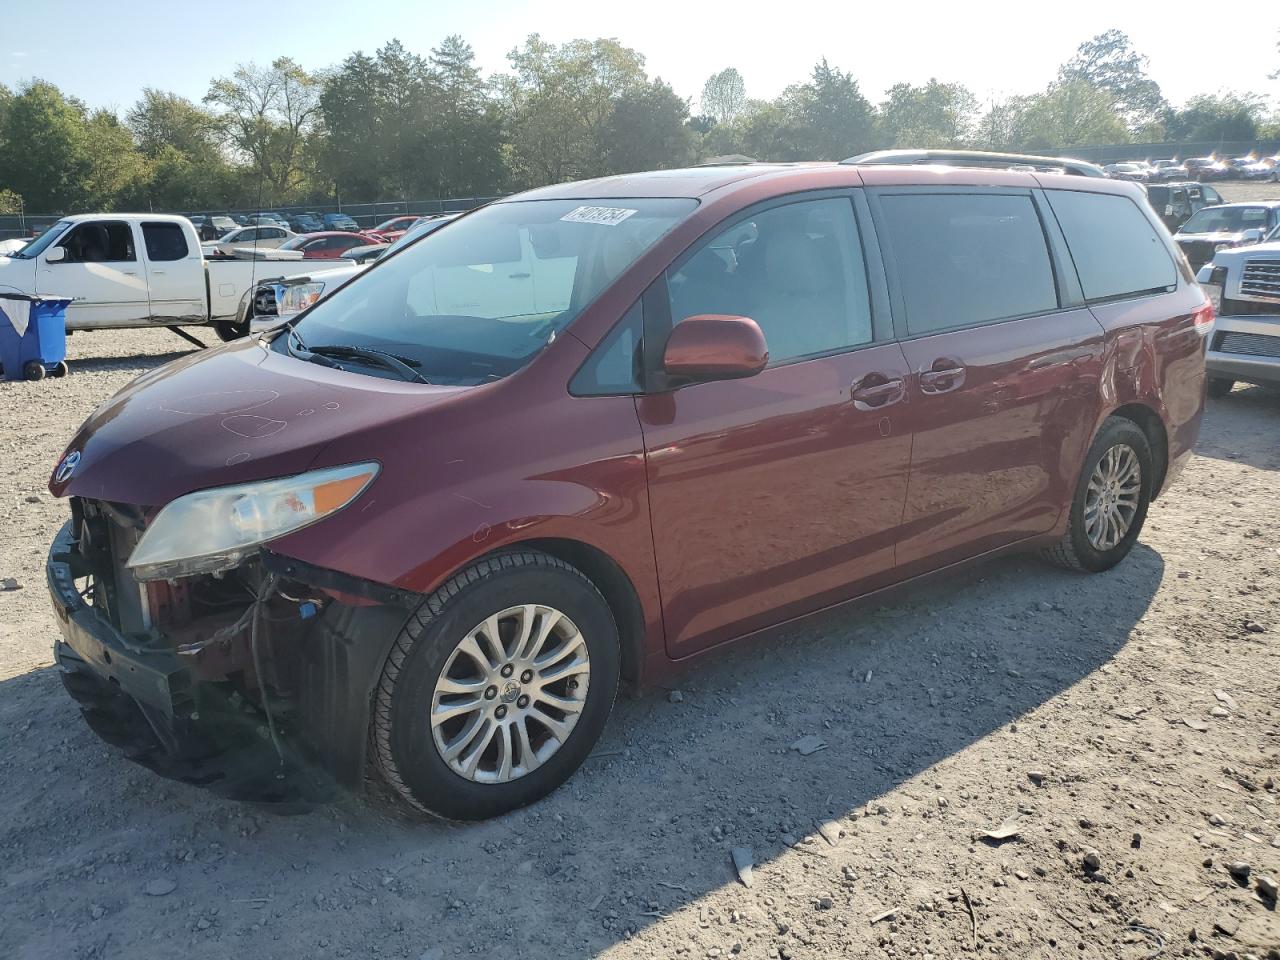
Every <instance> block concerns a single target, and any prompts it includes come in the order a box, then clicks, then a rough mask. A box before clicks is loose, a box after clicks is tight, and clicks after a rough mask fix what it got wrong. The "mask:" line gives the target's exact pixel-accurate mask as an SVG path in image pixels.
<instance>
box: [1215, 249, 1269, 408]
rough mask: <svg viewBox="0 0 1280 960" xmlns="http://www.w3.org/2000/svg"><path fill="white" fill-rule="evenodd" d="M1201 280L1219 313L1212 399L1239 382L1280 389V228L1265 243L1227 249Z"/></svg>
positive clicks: (1222, 250)
mask: <svg viewBox="0 0 1280 960" xmlns="http://www.w3.org/2000/svg"><path fill="white" fill-rule="evenodd" d="M1222 246H1223V247H1224V249H1221V250H1217V251H1215V252H1214V254H1213V260H1212V261H1210V262H1209V263H1206V264H1205V265H1204V266H1203V267H1201V268H1200V272H1199V274H1198V275H1197V277H1196V279H1197V280H1199V281H1200V285H1201V286H1203V287H1204V288H1205V292H1206V293H1208V294H1209V299H1210V300H1212V301H1213V305H1214V308H1215V309H1216V310H1217V312H1218V316H1217V318H1216V319H1215V320H1214V321H1213V329H1212V330H1211V331H1210V332H1209V342H1208V347H1207V350H1206V353H1205V372H1206V374H1207V375H1208V384H1209V395H1210V396H1214V397H1224V396H1226V395H1227V394H1228V393H1230V392H1231V388H1232V387H1233V386H1234V385H1235V383H1236V381H1237V380H1239V381H1243V382H1244V383H1257V384H1262V385H1265V386H1270V387H1280V225H1277V226H1276V228H1275V229H1274V230H1272V231H1271V233H1270V234H1269V235H1268V236H1267V237H1266V238H1265V239H1264V240H1263V242H1262V243H1256V244H1251V245H1246V246H1240V247H1229V246H1227V245H1226V244H1223V245H1222Z"/></svg>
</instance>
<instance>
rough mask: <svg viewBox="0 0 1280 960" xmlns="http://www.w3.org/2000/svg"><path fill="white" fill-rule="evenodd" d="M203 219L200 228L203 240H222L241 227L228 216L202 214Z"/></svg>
mask: <svg viewBox="0 0 1280 960" xmlns="http://www.w3.org/2000/svg"><path fill="white" fill-rule="evenodd" d="M201 217H202V224H201V226H200V227H199V230H200V239H201V240H220V239H222V238H223V237H225V236H226V235H227V234H228V233H230V232H231V231H232V230H235V229H236V228H237V227H238V226H239V224H237V223H236V222H235V221H234V220H232V219H231V218H230V217H229V216H227V215H226V214H220V213H206V214H201Z"/></svg>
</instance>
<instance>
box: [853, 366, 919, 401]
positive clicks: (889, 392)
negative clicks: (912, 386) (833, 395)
mask: <svg viewBox="0 0 1280 960" xmlns="http://www.w3.org/2000/svg"><path fill="white" fill-rule="evenodd" d="M906 395H907V384H906V381H905V380H903V379H902V378H901V377H894V378H892V379H886V378H885V377H884V376H883V375H882V374H878V373H871V374H868V375H867V376H865V377H863V378H862V379H861V380H859V381H858V382H857V383H855V384H854V385H853V394H852V396H853V406H854V408H855V409H857V410H880V409H882V408H884V407H889V406H892V405H893V404H895V403H897V402H898V401H899V400H901V399H902V398H903V397H905V396H906Z"/></svg>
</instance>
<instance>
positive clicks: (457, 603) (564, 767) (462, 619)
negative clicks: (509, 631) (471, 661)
mask: <svg viewBox="0 0 1280 960" xmlns="http://www.w3.org/2000/svg"><path fill="white" fill-rule="evenodd" d="M522 603H541V604H546V605H548V606H554V607H555V608H556V609H558V610H560V611H561V612H562V613H564V614H565V615H566V616H568V618H569V619H570V620H572V621H573V623H574V624H575V625H576V626H577V628H578V630H579V631H580V632H581V633H582V635H583V637H584V638H585V640H586V644H587V652H588V656H589V657H590V662H591V675H590V681H589V685H588V687H587V699H586V705H585V707H584V708H583V710H582V713H581V714H580V715H579V719H578V722H577V724H576V725H575V726H574V728H573V732H572V733H570V735H569V739H568V741H567V742H566V743H565V744H564V745H563V746H562V747H561V748H560V749H559V750H558V751H556V753H555V754H554V755H553V756H552V757H551V758H550V759H548V760H547V761H546V763H544V764H543V765H542V766H540V767H538V768H537V769H536V770H534V771H533V772H531V773H528V774H526V775H525V776H523V777H520V778H518V779H516V780H511V781H508V782H507V783H503V784H486V783H473V782H472V781H470V780H467V779H466V778H464V777H462V776H461V775H459V774H457V773H455V772H454V771H453V770H452V769H450V768H449V766H448V764H447V763H445V761H444V759H443V758H442V757H441V756H440V753H439V751H438V750H437V749H436V745H435V741H434V739H433V737H432V733H431V719H430V718H431V699H432V694H433V692H434V690H435V684H436V680H437V678H438V677H439V675H440V671H441V670H442V669H443V668H444V665H445V663H446V661H447V660H448V657H449V655H450V654H451V653H452V652H453V650H454V648H455V647H456V646H457V644H458V643H459V642H460V641H461V640H462V638H463V637H464V636H466V635H467V634H468V633H469V632H470V631H472V630H474V629H475V627H476V626H477V625H479V624H480V623H483V622H484V620H485V619H486V618H488V617H489V616H491V615H493V614H494V613H497V612H498V611H500V610H504V609H506V608H508V607H513V606H517V605H519V604H522ZM618 667H619V649H618V632H617V627H616V625H615V624H614V621H613V616H612V614H611V613H610V611H609V607H608V605H607V604H606V603H605V601H604V598H603V597H601V596H600V594H599V593H598V592H597V591H596V590H595V588H594V587H593V586H592V585H591V584H590V583H589V582H588V581H587V580H585V579H584V578H583V577H581V576H580V575H577V574H575V573H573V572H570V571H568V570H564V569H560V568H557V567H554V566H540V565H534V566H526V567H520V568H516V569H512V570H507V571H503V572H501V573H498V574H496V575H493V576H491V577H487V578H485V579H483V580H481V581H479V582H478V583H475V584H472V585H470V586H468V587H465V588H464V589H463V590H462V591H461V592H460V593H458V594H457V595H456V596H454V597H452V598H450V600H449V601H448V602H447V603H446V604H445V606H444V609H442V610H441V611H440V612H439V614H438V615H437V616H435V617H433V618H432V619H431V620H430V622H429V623H428V624H427V626H426V627H425V628H424V629H423V631H422V633H421V634H420V635H419V636H418V638H417V640H416V642H415V643H414V645H413V647H412V648H411V649H410V651H409V653H408V655H407V656H406V657H405V660H404V663H403V664H402V666H401V669H400V673H399V676H398V677H397V678H396V681H395V688H394V691H393V693H392V699H391V710H390V737H389V747H390V752H391V756H392V759H393V761H394V763H395V768H396V771H397V772H398V774H399V776H400V779H401V780H402V781H403V783H404V784H405V786H407V787H408V788H409V790H410V792H411V793H412V794H413V797H414V798H415V800H416V801H417V802H418V803H419V804H420V805H421V806H422V807H424V808H425V809H426V810H427V811H429V812H431V813H434V814H436V815H438V816H442V817H445V818H446V819H450V820H482V819H485V818H488V817H492V816H497V815H498V814H501V813H505V812H507V811H509V810H512V809H515V808H517V807H522V806H525V805H526V804H529V803H532V802H534V801H535V800H538V799H540V798H542V797H543V796H546V795H547V794H548V793H550V792H551V791H553V790H554V789H555V788H556V787H558V786H559V785H560V784H561V783H563V782H564V781H565V780H567V779H568V778H569V777H570V776H571V775H572V774H573V772H574V771H575V770H576V769H577V768H578V767H579V766H580V765H581V764H582V762H583V760H585V759H586V757H587V754H588V753H590V751H591V748H592V747H593V746H595V743H596V741H597V740H598V739H599V736H600V733H601V731H603V729H604V726H605V723H606V721H607V720H608V717H609V713H610V711H611V710H612V708H613V701H614V698H615V697H616V695H617V689H618Z"/></svg>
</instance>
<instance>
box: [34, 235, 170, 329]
mask: <svg viewBox="0 0 1280 960" xmlns="http://www.w3.org/2000/svg"><path fill="white" fill-rule="evenodd" d="M54 249H62V250H65V251H66V254H65V259H63V260H61V261H58V262H50V261H49V259H48V257H49V251H50V250H54ZM36 292H37V293H39V294H40V295H41V296H45V297H69V298H71V299H72V300H73V302H72V303H71V305H70V306H68V307H67V328H68V329H71V330H76V329H80V330H83V329H86V328H91V327H112V326H125V325H128V324H136V323H138V322H139V321H141V320H145V318H146V317H147V316H148V314H149V306H148V299H147V276H146V271H145V270H144V269H143V266H142V264H141V263H140V262H139V260H138V244H137V241H136V238H135V237H134V233H133V228H132V226H131V225H130V224H129V223H128V222H127V221H124V220H105V219H104V220H83V221H81V222H79V223H77V224H75V225H74V226H73V227H72V228H71V229H70V230H68V231H67V235H66V236H65V237H63V238H62V239H61V240H59V241H58V242H57V243H56V244H54V245H53V246H51V247H50V248H49V249H48V250H46V251H45V252H44V253H42V254H40V259H39V265H38V267H37V268H36Z"/></svg>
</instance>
